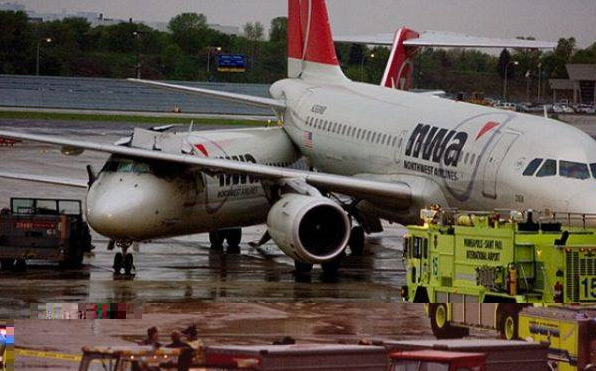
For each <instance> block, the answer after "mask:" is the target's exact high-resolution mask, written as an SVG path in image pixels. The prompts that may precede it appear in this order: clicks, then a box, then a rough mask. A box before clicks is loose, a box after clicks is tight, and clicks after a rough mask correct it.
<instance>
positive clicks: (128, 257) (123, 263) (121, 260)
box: [108, 240, 136, 276]
mask: <svg viewBox="0 0 596 371" xmlns="http://www.w3.org/2000/svg"><path fill="white" fill-rule="evenodd" d="M132 244H133V242H132V241H114V240H110V242H108V250H113V249H114V246H115V245H116V246H118V247H119V248H120V249H122V252H117V253H116V255H114V264H113V265H112V267H113V268H114V274H118V275H119V274H122V269H124V274H125V275H127V276H131V275H132V271H133V270H136V267H135V265H134V258H133V256H132V254H131V253H129V252H128V248H129V247H130V246H132Z"/></svg>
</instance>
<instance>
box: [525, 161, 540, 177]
mask: <svg viewBox="0 0 596 371" xmlns="http://www.w3.org/2000/svg"><path fill="white" fill-rule="evenodd" d="M541 163H542V159H541V158H535V159H533V160H532V161H530V163H529V164H528V166H527V167H526V170H524V176H533V175H534V173H535V172H536V170H538V166H540V164H541Z"/></svg>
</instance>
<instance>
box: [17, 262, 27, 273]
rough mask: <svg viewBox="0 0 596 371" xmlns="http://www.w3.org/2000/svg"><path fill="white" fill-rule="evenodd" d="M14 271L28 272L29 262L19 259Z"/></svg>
mask: <svg viewBox="0 0 596 371" xmlns="http://www.w3.org/2000/svg"><path fill="white" fill-rule="evenodd" d="M14 270H15V271H17V272H24V271H26V270H27V261H25V259H17V262H16V263H15V265H14Z"/></svg>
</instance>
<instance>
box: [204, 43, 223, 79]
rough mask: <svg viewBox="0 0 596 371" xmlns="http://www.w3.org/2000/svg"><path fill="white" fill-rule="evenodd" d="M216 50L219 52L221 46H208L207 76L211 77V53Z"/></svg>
mask: <svg viewBox="0 0 596 371" xmlns="http://www.w3.org/2000/svg"><path fill="white" fill-rule="evenodd" d="M213 50H217V51H218V52H220V51H221V46H210V47H209V51H208V52H207V74H208V75H211V51H213Z"/></svg>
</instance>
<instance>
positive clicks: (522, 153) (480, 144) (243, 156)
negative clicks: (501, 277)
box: [0, 0, 596, 272]
mask: <svg viewBox="0 0 596 371" xmlns="http://www.w3.org/2000/svg"><path fill="white" fill-rule="evenodd" d="M288 38H289V40H288V64H289V71H288V78H287V79H284V80H281V81H278V82H276V83H275V84H273V85H272V87H271V89H270V93H271V96H272V98H262V97H253V96H247V95H241V94H233V93H227V92H218V91H211V90H206V89H199V88H192V87H186V86H179V85H173V84H168V83H161V82H153V81H142V80H133V81H136V82H138V83H142V84H147V85H151V86H155V87H159V88H165V89H172V90H176V91H183V92H188V93H192V94H198V95H205V96H210V97H218V98H222V99H227V100H233V101H235V102H241V103H246V104H252V105H257V106H260V107H268V108H271V109H272V110H273V111H274V112H275V113H276V114H277V115H278V116H279V118H280V121H282V122H283V126H281V127H278V128H263V129H241V130H225V131H224V130H222V131H211V132H200V133H192V134H185V133H182V134H180V133H179V134H171V133H167V132H165V133H161V132H154V131H146V130H140V129H137V130H136V131H135V133H134V135H133V137H132V139H131V140H126V141H123V142H121V143H120V144H124V145H108V144H98V143H93V142H85V141H79V140H68V139H63V138H57V137H48V136H41V135H34V134H24V133H16V132H11V131H0V137H6V138H12V139H18V140H31V141H37V142H43V143H49V144H54V145H58V146H62V147H63V152H66V153H78V152H80V150H82V149H85V150H95V151H101V152H107V153H110V154H111V155H112V157H111V159H110V160H109V161H108V162H107V163H106V166H105V167H104V168H103V169H102V171H101V172H100V173H99V175H98V176H97V177H95V176H90V187H89V192H88V196H87V206H86V213H87V220H88V222H89V224H90V225H91V226H92V227H93V228H94V229H95V230H96V231H98V232H99V233H101V234H103V235H106V236H108V237H110V238H112V239H113V240H114V241H115V242H116V243H117V244H118V245H119V246H120V247H121V248H122V249H123V253H118V254H116V257H115V262H114V265H115V267H117V268H120V266H121V265H122V264H124V265H125V268H126V267H128V268H130V266H131V265H132V255H130V254H129V253H127V249H128V247H129V246H130V244H131V243H132V242H133V241H143V240H147V239H153V238H157V237H164V236H173V235H181V234H193V233H201V232H210V231H213V230H214V229H223V228H227V227H238V226H243V225H249V224H259V223H263V222H266V223H267V229H268V233H269V235H270V237H271V238H272V239H273V240H274V241H275V242H276V244H277V245H278V246H279V247H280V248H281V249H282V250H283V251H284V252H285V253H286V254H287V255H289V256H290V257H292V258H293V259H294V260H295V262H296V268H297V270H299V271H309V270H310V269H312V266H313V264H322V266H323V269H324V270H325V271H331V272H332V271H335V270H336V269H337V266H338V263H339V261H340V258H341V256H342V254H343V253H344V251H345V249H346V246H347V245H348V242H349V241H350V240H351V243H352V246H351V248H353V249H355V250H358V248H359V247H361V241H362V239H363V234H362V228H356V229H355V230H353V232H352V233H351V232H350V228H351V219H352V218H354V219H356V220H357V221H358V222H359V224H360V225H361V226H362V227H363V228H365V229H366V230H367V231H369V232H370V231H379V230H380V222H379V218H383V219H386V220H389V221H392V222H398V223H417V222H418V221H419V211H420V210H421V209H422V208H424V207H425V206H427V205H430V204H439V205H442V206H449V207H457V208H462V209H468V210H487V209H493V208H510V209H528V208H532V209H538V210H544V209H550V210H558V211H562V212H595V211H596V199H595V198H594V197H591V196H592V194H593V192H594V190H596V181H595V180H594V178H596V143H595V142H594V140H593V139H592V138H591V137H590V136H588V135H587V134H586V133H584V132H582V131H580V130H577V129H575V128H573V127H571V126H569V125H566V124H564V123H561V122H559V121H555V120H550V119H546V118H542V117H537V116H530V115H525V114H519V113H515V112H510V111H502V110H498V109H493V108H487V107H483V106H478V105H472V104H467V103H461V102H453V101H449V100H445V99H437V98H435V97H432V96H428V95H425V94H415V93H410V92H407V91H401V90H396V89H388V88H386V87H382V86H375V85H369V84H364V83H357V82H352V81H350V80H349V79H347V78H346V77H345V76H344V74H343V73H342V71H341V69H340V67H339V64H338V60H337V57H336V55H335V48H334V45H333V39H332V36H331V29H330V26H329V21H328V15H327V10H326V6H325V2H324V0H302V1H301V0H289V24H288ZM300 156H305V157H306V158H307V159H308V163H309V165H310V166H312V167H313V168H315V169H316V170H317V171H316V172H315V171H306V170H296V169H290V168H287V167H286V165H288V164H290V163H292V162H294V161H295V160H296V159H298V158H299V157H300ZM4 175H5V176H11V177H13V178H20V179H30V180H43V181H49V182H56V183H60V182H63V183H64V184H70V185H76V184H78V183H77V182H68V181H61V180H60V179H51V178H48V177H38V176H26V175H23V174H4ZM78 185H81V186H85V187H86V186H87V184H78ZM335 194H341V195H344V196H349V197H350V198H351V201H348V202H345V201H342V200H343V198H340V197H337V198H336V197H334V195H335ZM221 237H222V236H221V235H218V234H217V233H215V234H213V236H212V238H213V239H214V240H215V242H216V243H221ZM224 237H226V238H227V239H228V241H231V243H232V244H235V243H236V241H237V240H238V234H237V231H236V232H234V233H231V234H225V236H224Z"/></svg>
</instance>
